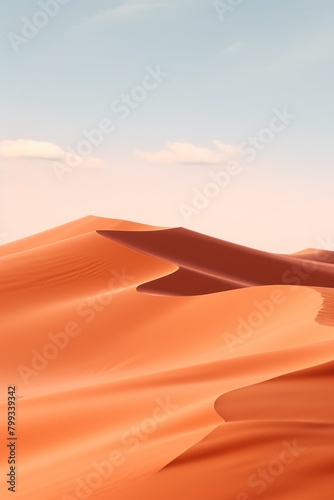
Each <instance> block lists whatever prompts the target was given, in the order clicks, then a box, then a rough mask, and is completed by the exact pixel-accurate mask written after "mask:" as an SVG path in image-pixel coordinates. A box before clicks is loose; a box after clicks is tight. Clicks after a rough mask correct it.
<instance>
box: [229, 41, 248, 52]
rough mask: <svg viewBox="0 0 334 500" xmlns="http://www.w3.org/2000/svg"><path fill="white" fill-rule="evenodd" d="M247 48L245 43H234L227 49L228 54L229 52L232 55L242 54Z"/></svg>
mask: <svg viewBox="0 0 334 500" xmlns="http://www.w3.org/2000/svg"><path fill="white" fill-rule="evenodd" d="M245 47H246V44H245V43H244V42H238V43H234V44H233V45H230V46H229V47H227V49H226V52H228V53H230V54H237V53H238V52H241V51H242V50H244V48H245Z"/></svg>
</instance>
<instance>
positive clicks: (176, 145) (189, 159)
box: [135, 141, 239, 165]
mask: <svg viewBox="0 0 334 500" xmlns="http://www.w3.org/2000/svg"><path fill="white" fill-rule="evenodd" d="M135 155H136V156H137V157H138V158H142V159H144V160H146V161H149V162H151V163H155V164H161V165H173V164H174V165H220V164H222V163H224V162H226V161H229V160H233V159H236V158H238V157H239V151H238V148H237V147H236V146H233V145H231V144H224V143H223V142H221V141H213V147H211V148H206V147H200V146H196V145H195V144H192V143H190V142H182V141H179V142H177V141H176V142H168V143H167V145H166V148H165V149H162V150H160V151H156V152H152V151H141V150H136V151H135Z"/></svg>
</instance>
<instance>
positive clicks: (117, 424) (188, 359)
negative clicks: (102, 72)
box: [0, 217, 334, 500]
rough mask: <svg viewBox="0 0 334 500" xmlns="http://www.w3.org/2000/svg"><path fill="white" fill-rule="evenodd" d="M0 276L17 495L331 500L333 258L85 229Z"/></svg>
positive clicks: (4, 260)
mask: <svg viewBox="0 0 334 500" xmlns="http://www.w3.org/2000/svg"><path fill="white" fill-rule="evenodd" d="M0 267H1V282H0V291H1V324H2V329H1V337H0V338H1V354H2V358H1V359H2V363H1V415H0V417H1V422H2V429H3V436H4V438H3V440H2V443H3V444H2V446H1V447H0V463H1V470H2V473H3V474H2V478H4V475H5V474H7V472H8V471H7V469H8V465H7V458H8V448H7V447H6V442H5V439H6V418H7V404H6V397H7V386H10V385H16V386H17V394H18V396H19V397H18V399H17V400H16V404H17V437H18V441H17V443H18V444H17V455H18V464H17V492H16V498H18V499H20V500H21V499H24V500H54V499H62V500H66V499H67V500H69V499H72V500H73V499H85V498H91V499H93V500H94V499H101V500H111V499H117V500H132V499H138V500H158V499H166V500H167V499H170V498H172V499H173V500H184V499H188V498H189V499H194V500H249V499H255V498H259V499H265V500H267V499H273V500H283V499H284V500H285V499H286V500H296V499H298V500H318V499H319V500H333V499H334V479H333V469H334V458H333V452H332V450H333V445H334V425H333V424H334V407H333V374H334V373H333V368H334V364H333V363H332V360H333V359H334V358H333V357H334V320H333V317H334V307H333V304H334V291H333V287H334V258H333V253H332V252H327V251H321V252H318V251H315V250H312V249H311V250H306V251H304V252H301V253H299V254H294V255H290V256H285V255H273V254H268V253H265V252H260V251H255V250H251V249H248V248H245V247H241V246H238V245H234V244H231V243H227V242H223V241H220V240H217V239H214V238H210V237H207V236H204V235H201V234H198V233H193V232H191V231H187V230H185V229H181V228H178V229H163V228H155V227H150V226H144V225H140V224H135V223H130V222H123V221H114V220H109V219H102V218H96V217H87V218H85V219H81V220H79V221H76V222H73V223H70V224H66V225H65V226H62V227H59V228H55V229H53V230H51V231H47V232H45V233H42V234H39V235H36V236H32V237H30V238H26V239H24V240H21V241H18V242H14V243H10V244H8V245H4V246H2V247H0ZM0 497H1V498H12V497H13V493H11V492H7V486H6V485H5V481H4V479H3V481H2V484H1V494H0Z"/></svg>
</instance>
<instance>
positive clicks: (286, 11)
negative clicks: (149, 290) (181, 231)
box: [0, 0, 334, 250]
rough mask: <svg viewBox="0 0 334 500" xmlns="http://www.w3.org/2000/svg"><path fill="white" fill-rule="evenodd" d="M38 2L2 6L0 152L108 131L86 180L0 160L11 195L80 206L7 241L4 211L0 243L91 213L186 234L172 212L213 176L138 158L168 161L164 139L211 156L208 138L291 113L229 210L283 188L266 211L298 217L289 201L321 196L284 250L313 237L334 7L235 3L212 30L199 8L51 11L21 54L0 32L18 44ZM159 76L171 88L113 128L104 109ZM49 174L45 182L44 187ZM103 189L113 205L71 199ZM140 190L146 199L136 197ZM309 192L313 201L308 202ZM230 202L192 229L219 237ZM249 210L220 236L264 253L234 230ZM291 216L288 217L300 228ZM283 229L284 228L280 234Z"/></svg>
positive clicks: (308, 0) (148, 5) (211, 15)
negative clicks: (284, 210)
mask: <svg viewBox="0 0 334 500" xmlns="http://www.w3.org/2000/svg"><path fill="white" fill-rule="evenodd" d="M42 1H43V0H41V2H42ZM53 1H56V0H53ZM41 2H36V1H33V0H16V1H15V2H10V3H9V2H8V3H7V2H6V4H4V3H2V4H1V7H0V34H1V43H0V55H1V60H2V65H3V71H2V77H1V94H0V110H1V117H2V120H1V129H0V141H5V140H7V141H16V140H20V139H21V140H22V139H24V140H33V141H39V142H40V143H42V142H48V143H53V144H55V145H57V146H59V147H60V148H61V149H62V150H65V151H66V150H67V148H69V147H72V148H73V147H75V145H76V144H77V143H78V141H79V140H80V139H82V130H83V129H85V128H86V129H92V128H94V127H96V126H97V124H98V123H99V122H100V120H101V119H103V118H105V117H110V118H112V119H113V120H114V121H116V123H117V126H116V130H115V132H113V133H112V134H110V136H108V137H106V139H105V140H104V141H103V144H102V145H101V146H99V147H97V148H95V149H94V153H93V154H92V156H93V157H94V158H97V159H98V160H101V161H102V162H103V163H104V164H105V168H104V169H103V170H101V171H94V172H92V171H89V172H88V171H87V170H85V169H80V172H76V173H75V174H73V175H72V176H67V177H66V179H65V180H64V183H62V184H60V183H59V182H58V181H57V179H55V176H54V175H53V173H52V172H51V168H50V165H43V169H46V172H47V173H45V172H44V171H43V172H42V170H40V166H39V165H37V166H36V165H33V164H32V162H31V161H30V162H28V161H26V162H25V164H26V165H25V166H24V165H23V163H24V162H22V159H21V161H18V162H13V160H8V159H6V158H5V159H3V160H2V163H3V165H4V168H3V169H2V170H1V172H0V175H2V172H3V170H5V171H6V172H5V173H4V174H3V175H4V179H5V180H7V182H8V185H7V186H6V187H4V188H3V189H6V192H9V191H10V189H14V183H16V184H15V188H16V187H17V189H18V191H20V190H22V189H27V191H28V192H29V190H30V191H31V193H33V192H34V193H35V195H36V196H37V197H38V193H39V194H40V193H41V192H42V191H43V192H45V191H48V190H49V191H50V200H54V204H55V203H56V198H57V196H59V197H60V196H65V197H66V196H68V197H69V199H70V196H71V195H70V190H71V189H72V190H73V192H74V191H75V192H76V193H77V194H78V190H80V193H81V195H80V196H78V199H77V202H76V203H77V205H76V208H75V210H73V211H72V209H69V208H66V207H65V209H64V208H62V209H61V210H59V217H55V216H54V213H55V211H56V213H57V207H56V205H54V206H52V207H50V213H49V217H47V215H48V209H47V208H46V209H45V211H46V216H45V217H46V219H45V220H43V222H41V224H40V225H38V224H32V225H31V227H29V229H26V231H25V232H24V230H23V228H22V230H21V231H17V232H15V231H14V233H12V230H11V227H10V226H11V225H15V224H16V223H17V220H16V218H17V216H15V213H16V212H15V211H14V209H13V207H12V205H11V203H13V202H12V201H10V200H8V206H4V213H5V215H3V216H2V226H3V230H0V233H1V232H5V233H8V234H12V236H9V239H13V238H15V237H19V236H23V235H24V234H27V233H29V231H30V232H34V231H35V230H41V229H44V228H45V227H47V226H51V225H52V224H54V225H55V224H57V223H58V222H59V223H61V222H63V221H65V220H70V219H71V218H75V217H77V216H81V215H82V216H83V215H87V210H89V212H90V213H96V215H103V216H107V217H113V216H114V217H121V218H126V217H128V218H132V219H135V220H141V221H143V222H144V220H143V219H150V220H145V222H152V223H153V222H154V223H156V224H158V223H159V221H160V219H161V222H160V224H161V225H185V224H184V221H182V220H181V219H180V217H179V210H178V207H179V205H180V203H183V202H184V203H188V202H189V197H190V195H191V191H192V189H194V188H199V189H200V188H201V187H202V186H203V184H205V179H206V176H207V172H208V168H211V166H209V167H208V165H204V164H203V165H196V164H195V162H194V165H191V164H183V163H184V162H183V161H182V158H181V159H180V163H179V164H178V162H177V159H176V161H175V162H174V164H173V165H167V164H166V162H162V163H160V162H155V161H154V160H153V161H146V160H147V153H149V152H151V153H152V154H155V153H156V152H157V151H161V150H167V151H168V147H167V146H166V144H167V143H168V142H172V143H173V142H179V141H185V142H187V143H188V144H191V145H194V146H196V147H199V148H210V149H214V147H213V145H212V144H213V141H214V140H217V141H220V142H221V143H223V144H228V145H234V146H238V144H240V142H242V141H244V140H245V139H247V138H248V137H249V136H251V135H254V134H257V133H258V131H260V130H261V129H262V128H263V127H266V126H267V125H268V122H269V120H270V119H271V117H272V116H273V109H280V110H282V109H283V108H284V107H286V108H287V110H288V111H289V112H290V113H291V114H294V115H295V118H294V120H293V122H292V123H291V125H289V126H288V127H287V129H286V130H284V132H283V133H282V134H280V135H279V136H277V137H275V140H274V141H273V142H272V143H270V144H269V145H268V146H267V147H266V148H265V150H264V151H263V152H261V154H259V156H258V158H257V159H256V162H255V163H256V165H251V166H249V167H248V170H249V171H248V170H247V172H248V173H246V174H245V175H244V176H242V178H240V179H236V184H235V186H234V187H232V186H231V188H230V189H229V196H232V193H233V203H232V202H231V203H232V204H234V203H235V202H238V200H239V197H241V196H242V197H243V199H244V191H243V190H244V189H246V190H247V192H248V193H249V192H252V193H255V195H254V196H255V197H256V198H258V196H257V190H258V194H259V195H261V193H263V189H265V190H266V189H267V188H268V187H269V188H272V190H273V193H274V192H275V189H277V186H278V185H282V186H285V185H289V187H288V189H287V190H286V191H288V192H289V191H291V192H292V193H291V198H288V199H287V200H286V199H285V196H288V195H287V194H286V193H284V192H282V190H281V191H280V192H279V193H276V194H277V195H278V199H277V205H275V206H273V207H272V213H273V214H275V213H276V212H277V210H278V209H279V207H280V206H285V205H286V204H287V203H288V206H289V207H290V206H291V207H294V205H295V203H294V194H293V192H294V193H296V196H297V198H298V199H299V198H300V199H301V200H303V199H304V200H305V204H306V205H307V204H308V206H309V207H310V204H313V203H317V202H318V200H322V201H323V200H324V197H325V203H326V206H325V207H321V206H319V217H317V216H316V215H314V207H312V210H313V212H312V213H313V215H314V217H315V221H314V227H313V226H312V228H311V229H310V230H309V232H310V233H311V234H309V235H308V236H307V231H305V228H303V229H302V228H301V229H300V230H301V231H302V234H303V238H297V241H296V242H295V243H294V244H292V246H294V247H295V246H297V245H299V244H303V243H304V242H305V244H306V240H307V238H308V239H309V240H312V238H314V237H315V236H317V234H316V231H317V230H316V226H317V224H318V227H319V221H320V220H322V219H323V218H324V216H325V214H326V213H327V211H328V207H331V208H333V205H330V198H329V199H328V200H327V198H326V189H327V188H328V186H329V183H332V186H333V180H334V174H333V168H332V157H333V154H332V142H333V140H332V131H333V113H332V110H333V104H334V95H333V91H332V87H333V72H334V66H333V59H334V31H333V21H334V4H333V2H331V1H330V0H290V1H288V0H280V1H278V0H277V1H271V2H268V1H266V0H252V1H247V0H244V2H241V3H240V5H239V6H238V7H235V8H233V9H231V11H230V12H228V13H227V14H226V18H225V20H224V21H221V20H220V19H219V16H218V14H217V13H216V12H215V9H214V7H213V4H212V2H211V1H207V0H206V1H204V0H161V2H160V1H159V0H143V1H141V0H136V1H128V2H124V1H106V0H94V1H92V0H81V1H79V0H70V1H69V2H68V3H67V4H66V5H61V6H59V12H58V13H57V15H56V16H55V17H54V18H53V19H50V20H49V22H48V23H47V25H46V26H45V27H43V28H40V29H39V31H38V33H37V35H36V36H35V37H34V38H33V39H31V40H30V41H29V43H26V44H22V45H20V46H19V47H18V53H16V52H15V51H14V50H13V47H12V46H11V43H10V41H9V40H8V34H9V33H10V32H12V33H16V34H21V30H22V26H23V24H24V22H23V21H22V18H23V17H26V18H28V19H29V20H32V19H33V17H34V15H35V14H36V12H38V11H40V10H41V7H40V6H39V4H40V3H41ZM225 3H226V4H228V3H229V2H228V1H227V2H225ZM157 65H159V66H160V67H161V69H162V70H163V71H165V72H168V73H169V77H168V78H166V80H165V81H164V82H163V83H162V84H161V85H160V86H159V88H157V89H156V90H155V91H154V92H152V93H150V94H149V96H148V98H147V99H146V100H145V102H142V103H141V104H140V106H139V107H138V109H135V110H133V112H131V114H130V116H129V118H128V119H126V120H124V121H120V120H119V118H118V117H116V116H115V115H113V113H112V112H111V110H110V105H111V103H112V102H113V101H114V100H115V99H117V98H119V96H121V95H122V93H126V92H129V91H131V89H133V88H134V87H135V86H137V85H138V84H140V83H141V81H142V80H143V77H144V76H145V74H146V68H147V66H150V67H152V68H154V67H156V66H157ZM136 150H139V151H145V152H146V157H143V155H141V156H140V155H138V154H137V155H135V154H134V151H136ZM145 158H146V159H145ZM28 163H29V169H30V172H31V173H30V174H29V175H30V177H29V178H28V179H26V180H25V181H24V184H23V181H22V180H21V179H23V178H24V177H25V175H26V172H24V173H23V170H22V169H26V168H27V165H28ZM46 163H48V162H46ZM190 163H191V162H190ZM8 170H10V172H8ZM14 171H15V174H14V173H13V172H14ZM252 172H253V173H252ZM45 175H46V176H49V177H47V179H45ZM14 179H15V180H14ZM29 179H30V181H29ZM322 180H323V184H322ZM30 183H31V185H30ZM132 183H133V186H132ZM291 183H294V184H293V185H294V188H293V189H294V191H293V189H292V187H291ZM64 184H65V185H64ZM115 185H117V187H118V189H116V188H115ZM106 186H109V188H110V193H114V195H115V199H114V202H111V201H110V200H109V201H108V200H107V199H105V200H104V204H103V207H102V206H100V204H99V203H101V200H99V202H97V200H95V201H96V203H95V201H94V200H93V198H92V202H91V203H87V201H86V202H85V203H83V202H82V201H79V198H80V197H82V198H83V199H86V200H87V197H89V193H90V189H93V190H94V193H95V194H96V191H99V190H100V196H99V198H100V197H102V198H103V197H107V194H106V192H105V190H106ZM129 186H132V187H131V189H130V187H129ZM136 186H137V187H138V186H139V187H140V189H141V195H140V196H139V195H138V196H137V197H136V194H135V193H134V190H135V187H136ZM264 186H265V187H264ZM315 186H316V188H315ZM132 188H133V189H132ZM122 189H123V192H122ZM304 189H305V190H306V191H307V193H308V194H309V195H310V197H311V200H310V199H308V200H307V199H305V196H306V191H304ZM312 189H314V191H312ZM315 189H317V191H315ZM322 190H323V191H322ZM67 191H68V194H67V195H66V194H65V193H66V192H67ZM120 191H121V192H120ZM51 193H53V195H54V198H53V195H51ZM57 193H58V195H57ZM189 193H190V194H189ZM242 193H243V194H242ZM312 196H314V202H312ZM118 197H119V198H118ZM127 197H128V198H129V199H128V203H126V200H125V199H126V198H127ZM72 198H73V196H72ZM227 198H228V196H227V195H226V193H224V196H222V197H219V199H218V200H214V202H213V203H212V204H211V205H210V206H209V207H208V208H206V209H205V214H202V213H201V214H199V216H198V217H196V222H195V220H194V221H192V222H191V223H189V224H188V226H189V227H191V228H193V229H196V230H202V231H203V232H208V233H210V234H215V235H217V236H220V237H222V238H224V237H225V233H224V230H222V229H221V221H220V215H221V214H222V213H223V212H225V211H226V209H229V207H230V208H231V207H232V205H227V207H225V205H224V203H227V201H226V200H227ZM271 198H272V197H271ZM144 200H145V201H144ZM5 203H6V200H5V201H3V202H2V204H3V205H4V204H5ZM17 203H19V201H17ZM76 203H75V204H76ZM154 203H156V204H157V205H159V204H161V205H162V208H161V217H160V219H159V217H158V216H156V217H153V218H152V216H151V214H152V210H154ZM143 204H144V206H143ZM9 205H10V206H9ZM130 206H131V207H132V209H131V210H129V207H130ZM233 206H234V205H233ZM10 207H12V208H10ZM224 207H225V208H224ZM37 210H38V207H37V205H36V207H35V211H37ZM258 210H260V209H258ZM306 211H307V208H306ZM157 212H159V210H158V211H157ZM34 213H35V212H34V211H32V213H31V217H33V216H34ZM137 213H138V216H136V214H137ZM247 213H248V211H246V212H241V213H240V218H238V217H236V215H235V213H234V216H233V217H236V221H235V224H236V225H237V227H240V231H239V232H238V231H237V230H236V229H233V230H229V229H226V233H227V234H226V237H225V239H231V238H234V240H238V242H241V243H245V244H247V243H249V244H250V245H251V244H253V245H255V246H261V245H262V246H263V243H262V241H263V239H261V238H256V237H255V238H254V237H253V240H252V239H250V240H248V239H247V238H246V237H245V231H244V230H243V228H244V227H249V224H250V223H251V221H250V220H247ZM257 213H258V212H257V211H256V210H255V211H254V213H253V212H252V211H250V212H249V214H250V215H249V217H252V221H253V224H254V232H255V233H256V232H257V231H259V232H261V231H263V230H264V227H262V226H261V225H260V226H258V225H257V222H256V220H255V219H256V216H257V215H256V214H257ZM145 214H147V215H148V216H147V217H146V216H145ZM298 217H299V215H298V213H296V214H295V218H294V220H295V223H297V221H298ZM245 218H246V219H245ZM153 219H154V220H153ZM277 222H279V221H277ZM282 223H283V224H285V223H286V224H289V221H288V216H287V215H282ZM267 224H268V225H269V221H268V222H267ZM218 226H219V228H218ZM266 227H267V226H266ZM293 227H295V225H294V226H293ZM327 228H329V219H328V222H327V219H326V224H325V225H324V227H321V230H320V229H319V231H320V232H321V234H323V233H324V232H326V231H328V230H329V229H327ZM0 229H1V228H0ZM206 229H207V231H205V230H206ZM292 231H293V229H292V227H291V228H289V231H288V232H289V233H291V234H292ZM280 241H281V236H280V235H279V234H278V235H276V237H275V236H273V243H272V244H268V248H269V247H270V248H271V249H275V248H278V245H279V242H280ZM310 244H311V241H310ZM275 245H276V246H275ZM289 249H290V248H289ZM289 249H288V250H289ZM297 249H298V248H296V250H297ZM279 250H281V248H279Z"/></svg>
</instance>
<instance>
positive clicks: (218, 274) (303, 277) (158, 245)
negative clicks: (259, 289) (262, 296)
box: [97, 228, 334, 295]
mask: <svg viewBox="0 0 334 500" xmlns="http://www.w3.org/2000/svg"><path fill="white" fill-rule="evenodd" d="M97 232H98V234H100V235H101V236H104V237H106V238H109V239H111V240H112V241H114V242H118V243H120V244H122V245H126V246H128V247H130V248H132V249H134V250H136V251H139V252H141V253H145V254H148V255H151V256H153V257H156V258H160V259H161V260H164V261H166V260H167V261H169V262H173V263H174V264H176V265H178V266H179V267H180V270H179V271H178V272H176V273H174V274H173V275H172V276H168V277H166V278H161V279H159V280H156V281H155V282H153V283H145V284H143V285H142V286H141V287H140V289H139V290H140V291H142V292H146V291H147V292H149V293H154V292H155V293H164V294H167V295H171V294H178V295H183V294H184V295H188V294H189V290H188V289H185V288H184V287H185V286H186V285H183V286H182V283H183V282H184V279H183V276H186V277H187V278H189V279H191V280H192V282H193V283H195V281H196V280H197V281H198V285H197V289H200V285H201V284H202V286H203V290H204V292H202V293H210V291H209V289H210V282H211V286H212V290H211V293H212V292H214V291H217V287H218V281H219V280H221V281H222V285H221V291H223V290H230V289H235V288H240V287H243V286H259V285H273V284H291V285H303V286H319V287H330V286H332V285H333V283H334V268H333V266H332V265H331V264H328V263H327V262H320V261H317V262H312V263H311V262H305V259H298V258H297V257H296V255H294V256H284V255H278V254H277V255H276V254H270V253H267V252H261V251H259V250H253V249H250V248H246V247H242V246H240V245H235V244H232V243H228V242H225V241H222V240H218V239H216V238H212V237H209V236H205V235H202V234H199V233H195V232H193V231H189V230H187V229H183V228H177V229H166V230H161V231H158V232H156V231H153V232H152V231H150V232H146V231H141V232H138V231H126V232H124V231H122V232H119V231H100V230H99V231H97Z"/></svg>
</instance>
